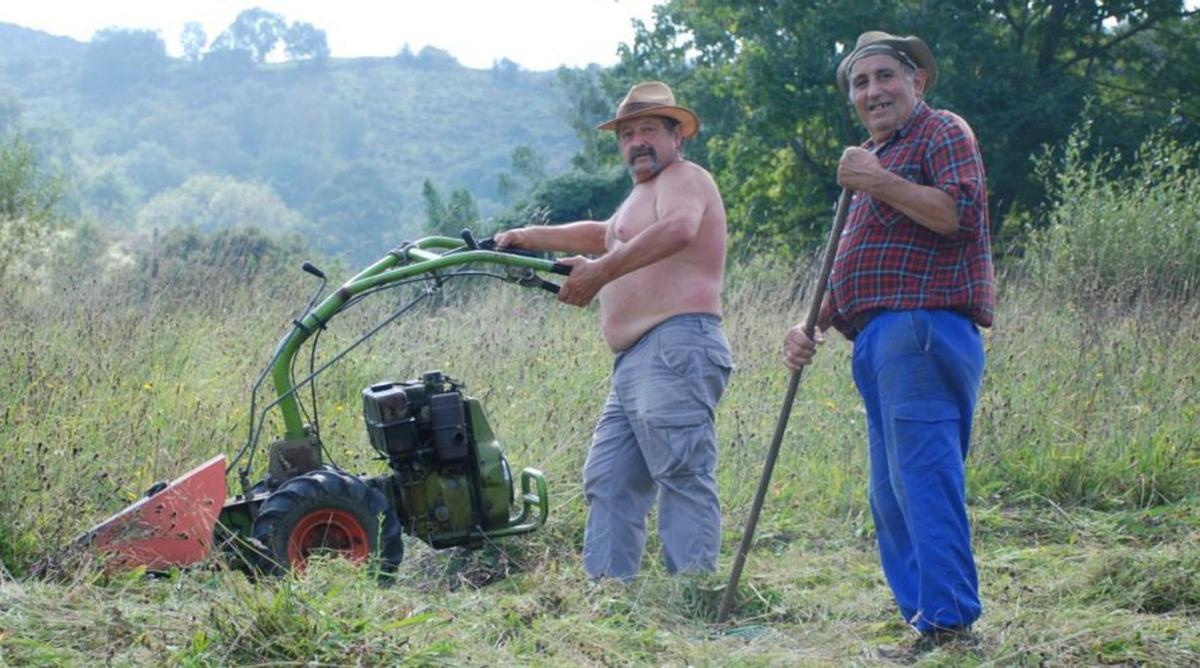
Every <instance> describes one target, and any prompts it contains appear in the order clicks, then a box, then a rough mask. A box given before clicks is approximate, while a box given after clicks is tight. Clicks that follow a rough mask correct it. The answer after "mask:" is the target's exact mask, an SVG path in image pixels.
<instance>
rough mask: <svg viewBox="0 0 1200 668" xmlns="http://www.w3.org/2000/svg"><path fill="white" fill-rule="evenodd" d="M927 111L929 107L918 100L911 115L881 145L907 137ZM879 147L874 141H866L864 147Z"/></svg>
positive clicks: (923, 101) (921, 100)
mask: <svg viewBox="0 0 1200 668" xmlns="http://www.w3.org/2000/svg"><path fill="white" fill-rule="evenodd" d="M927 111H929V107H928V106H927V105H926V104H925V100H923V99H920V98H918V99H917V103H916V104H915V105H913V110H912V113H911V114H909V115H908V120H906V121H904V122H903V123H901V124H900V127H898V128H896V131H895V132H893V133H892V136H890V137H888V138H887V139H886V140H884V142H883V143H884V144H890V143H892V142H894V141H896V140H897V139H901V138H903V137H905V136H907V135H908V133H909V131H911V130H912V128H913V126H914V125H916V123H917V119H918V118H920V117H922V116H924V115H925V113H926V112H927ZM879 145H880V144H876V143H875V140H874V139H868V140H867V143H866V147H868V148H873V147H875V146H879Z"/></svg>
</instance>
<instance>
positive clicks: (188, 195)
mask: <svg viewBox="0 0 1200 668" xmlns="http://www.w3.org/2000/svg"><path fill="white" fill-rule="evenodd" d="M137 223H138V227H140V228H142V229H151V228H160V229H164V230H166V229H174V228H188V229H196V230H200V231H214V230H225V229H234V228H243V227H257V228H260V229H264V230H272V231H273V232H280V233H282V232H298V231H301V230H303V229H304V228H305V227H306V223H305V221H304V219H303V218H302V217H301V216H300V215H299V214H297V213H296V212H295V211H292V210H291V209H289V208H288V206H287V205H286V204H284V202H283V200H281V199H280V198H279V196H278V195H276V194H275V191H273V190H271V188H270V187H268V186H265V185H261V184H257V183H243V182H240V181H237V180H235V179H232V178H230V177H228V176H224V177H218V176H193V177H192V178H190V179H188V180H187V181H185V182H184V183H183V185H181V186H179V187H178V188H174V189H172V190H167V191H165V192H162V193H160V194H158V195H156V196H155V197H154V198H153V199H151V200H150V201H149V202H147V203H146V204H145V206H143V207H142V209H141V211H139V212H138V214H137Z"/></svg>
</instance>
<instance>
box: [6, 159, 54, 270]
mask: <svg viewBox="0 0 1200 668" xmlns="http://www.w3.org/2000/svg"><path fill="white" fill-rule="evenodd" d="M61 201H62V180H61V179H59V178H58V177H56V176H53V175H50V174H47V173H46V172H45V171H44V170H43V169H42V167H41V165H40V164H39V161H38V157H37V154H36V153H35V152H34V150H33V147H31V146H30V145H29V144H27V143H25V141H24V140H22V139H21V138H20V137H13V138H12V139H11V140H6V141H5V142H4V143H3V144H0V278H3V277H4V274H5V273H6V272H7V271H8V269H9V267H10V266H11V265H12V264H13V263H14V262H15V261H16V260H17V259H18V258H21V257H23V256H25V255H26V254H27V253H28V252H30V250H31V249H33V248H34V247H36V246H37V245H38V244H39V243H40V242H42V240H44V239H45V238H46V236H47V235H48V234H49V232H50V231H51V230H52V229H53V228H54V227H55V226H56V225H57V214H56V210H57V208H58V206H59V204H60V203H61Z"/></svg>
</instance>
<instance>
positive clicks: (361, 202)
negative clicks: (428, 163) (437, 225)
mask: <svg viewBox="0 0 1200 668" xmlns="http://www.w3.org/2000/svg"><path fill="white" fill-rule="evenodd" d="M431 187H432V186H431ZM403 201H404V200H403V198H402V197H401V196H400V195H399V194H397V193H396V192H395V191H393V190H392V189H391V187H390V186H389V185H388V182H387V180H386V179H384V177H383V176H382V175H381V174H380V173H379V171H378V170H376V169H374V168H373V167H370V166H368V165H362V164H352V165H350V166H349V167H347V168H346V169H343V170H341V171H339V172H338V173H337V174H334V176H333V177H332V178H331V179H329V180H328V181H326V182H325V183H324V184H322V185H321V187H320V188H318V189H317V191H316V193H315V194H314V195H313V197H312V199H311V202H310V203H309V205H308V207H306V208H305V210H304V211H305V214H306V215H307V216H308V217H309V218H311V219H312V220H313V222H314V223H315V224H316V226H317V229H318V230H320V232H319V234H320V236H319V238H318V239H316V240H314V242H313V245H315V246H317V247H319V248H321V249H323V250H326V251H327V252H332V253H340V252H347V253H350V254H351V255H352V256H354V257H355V258H356V259H358V260H361V261H364V262H365V261H370V260H373V259H374V258H375V257H377V256H379V255H380V253H381V251H382V250H386V249H388V248H392V247H394V246H395V245H396V243H397V242H398V241H399V240H400V239H401V231H400V229H399V227H400V225H399V221H400V212H401V210H402V205H403Z"/></svg>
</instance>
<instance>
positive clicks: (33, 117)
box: [0, 24, 577, 252]
mask: <svg viewBox="0 0 1200 668" xmlns="http://www.w3.org/2000/svg"><path fill="white" fill-rule="evenodd" d="M555 80H556V76H555V74H554V73H553V72H526V71H521V70H519V69H518V68H516V67H515V66H513V65H512V64H511V63H505V64H504V66H501V65H498V66H497V67H496V68H493V69H491V70H475V69H469V68H465V67H462V66H460V65H459V64H458V63H457V62H456V61H455V60H454V59H453V57H452V56H450V55H449V54H447V53H445V52H441V51H438V50H436V49H426V50H424V51H422V52H421V53H420V54H417V55H412V54H410V53H407V52H405V53H403V54H401V55H399V56H397V57H395V58H369V59H330V60H327V61H324V62H320V63H295V62H288V63H281V64H266V65H259V66H255V65H252V64H250V63H248V62H239V61H237V60H236V59H228V58H224V59H222V58H211V59H204V60H202V61H199V62H186V61H183V60H180V59H167V61H166V62H165V64H164V65H163V66H162V67H147V66H145V65H143V64H141V63H137V62H134V61H132V60H131V59H130V58H129V57H128V56H127V55H124V54H122V55H121V57H114V56H113V54H111V53H106V52H105V51H104V50H103V49H100V48H95V43H92V44H83V43H79V42H76V41H74V40H71V39H67V38H60V37H53V36H49V35H46V34H44V33H39V32H37V31H32V30H26V29H24V28H20V27H18V26H12V25H6V24H0V131H3V130H6V129H7V130H9V131H13V130H16V129H18V128H19V130H20V132H21V133H22V134H23V135H24V136H26V137H27V138H30V139H31V140H32V141H33V142H34V143H35V144H36V145H37V146H39V148H40V149H41V150H42V151H43V152H44V153H46V154H47V156H48V157H49V159H50V160H51V161H52V162H55V163H57V164H58V165H59V166H60V168H61V169H62V170H63V171H64V172H69V173H71V174H72V175H73V181H72V183H71V188H70V193H69V202H70V204H71V206H72V212H73V213H76V214H78V215H80V216H81V217H83V218H86V219H92V220H97V221H100V222H103V223H106V224H111V225H118V226H120V227H122V228H126V229H128V228H131V227H133V226H135V224H136V221H137V219H138V214H139V212H140V211H141V209H142V207H143V206H144V205H145V204H146V203H147V202H149V201H151V200H152V199H153V198H154V197H155V196H156V195H161V194H163V193H165V192H169V191H170V190H171V189H173V188H177V187H178V186H180V185H181V184H183V183H184V182H186V181H187V179H188V178H190V177H193V176H196V175H202V174H210V175H227V176H230V177H233V178H234V179H236V180H238V181H239V182H250V183H259V184H264V185H266V186H268V187H269V188H270V189H271V190H272V191H273V192H274V194H275V195H278V197H279V198H281V199H282V202H283V204H285V205H286V207H287V208H288V209H290V210H292V211H293V212H296V213H298V214H300V216H301V217H302V219H303V223H302V225H303V229H302V230H296V231H304V232H306V236H309V237H310V238H312V239H314V241H315V243H316V245H317V246H318V247H320V248H321V249H322V250H326V251H330V252H337V251H352V252H353V251H355V250H357V249H360V248H364V247H371V248H377V247H378V246H379V244H380V243H381V242H383V243H386V242H388V241H394V240H396V239H398V238H401V237H404V236H411V235H412V234H413V233H414V232H415V231H416V229H417V228H419V225H420V224H421V222H422V220H423V205H422V199H421V188H422V184H423V182H424V180H425V179H429V180H430V181H431V182H432V183H433V184H434V185H435V186H437V187H438V188H439V189H441V190H444V191H449V190H453V189H458V188H466V189H468V190H470V191H471V193H472V195H473V196H474V197H475V199H476V202H477V203H478V205H479V209H480V212H481V214H482V215H484V216H488V215H492V214H495V213H496V212H498V211H500V210H501V209H502V208H503V207H504V206H505V205H506V204H507V201H506V200H505V199H504V198H503V197H502V196H501V195H500V193H499V192H498V189H497V177H498V175H499V174H500V173H501V172H504V171H505V170H507V169H508V168H509V159H510V155H511V153H512V151H513V149H514V148H516V147H519V146H529V147H530V148H532V149H533V151H534V153H535V154H536V155H538V156H541V158H542V159H543V160H544V161H545V163H546V164H545V167H546V171H547V172H548V173H554V172H557V171H561V170H563V169H565V167H566V164H567V160H568V159H569V157H570V156H571V155H572V154H573V153H574V151H575V150H576V147H577V140H576V139H575V137H574V135H573V133H572V131H571V129H570V128H569V127H568V125H567V123H566V121H565V120H564V119H563V118H562V117H561V114H560V108H561V102H560V100H559V94H558V93H557V92H556V89H555V87H554V82H555ZM267 196H270V194H269V193H268V194H267ZM246 222H247V224H251V223H255V222H256V221H246ZM259 224H260V225H262V226H264V227H270V226H271V224H270V223H269V222H259ZM349 231H352V232H353V235H354V236H353V238H346V237H345V234H346V233H347V232H349Z"/></svg>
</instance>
